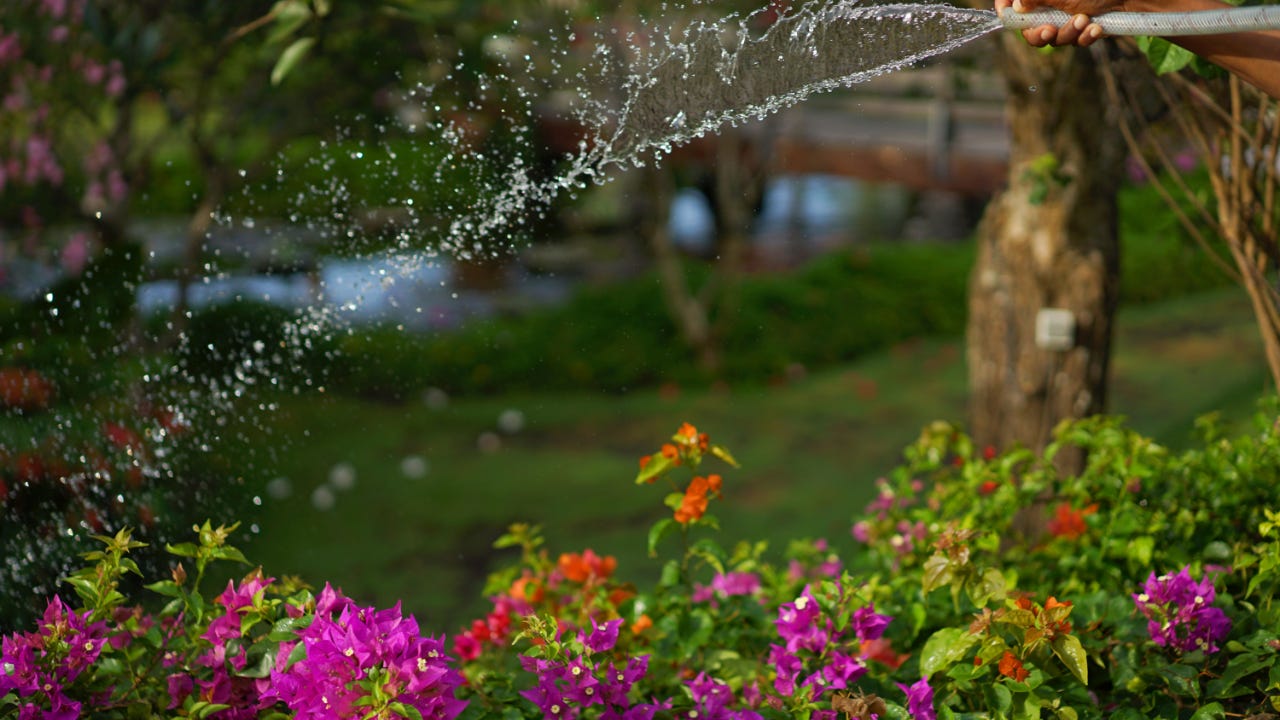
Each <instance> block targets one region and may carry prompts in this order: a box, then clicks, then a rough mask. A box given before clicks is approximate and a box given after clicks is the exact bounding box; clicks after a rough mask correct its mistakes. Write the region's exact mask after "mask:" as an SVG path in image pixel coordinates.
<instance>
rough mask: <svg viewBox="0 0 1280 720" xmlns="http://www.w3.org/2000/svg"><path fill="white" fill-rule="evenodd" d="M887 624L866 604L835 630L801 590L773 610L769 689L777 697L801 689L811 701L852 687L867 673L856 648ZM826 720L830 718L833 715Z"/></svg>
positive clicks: (885, 617) (885, 618)
mask: <svg viewBox="0 0 1280 720" xmlns="http://www.w3.org/2000/svg"><path fill="white" fill-rule="evenodd" d="M891 621H892V618H891V617H889V616H888V615H880V614H878V613H876V611H875V606H874V605H868V606H867V607H863V608H859V609H858V610H856V611H854V613H853V616H852V617H851V618H850V620H849V623H848V625H847V626H846V627H844V628H837V627H836V623H835V621H834V620H833V619H832V618H831V617H830V616H829V615H828V614H827V613H825V612H824V611H823V609H822V607H821V605H820V604H819V603H818V600H817V598H815V597H814V595H813V592H812V591H811V590H810V588H809V587H805V589H804V591H803V592H802V593H801V594H800V596H799V597H798V598H796V599H795V601H793V602H789V603H785V604H783V605H782V606H781V607H779V608H778V619H777V620H776V621H774V625H775V626H776V627H777V629H778V636H779V638H780V639H781V640H782V643H781V644H773V645H770V646H769V656H768V657H769V664H770V665H772V666H773V667H774V668H775V670H776V672H777V675H776V677H775V679H774V684H773V686H774V689H775V690H776V691H777V692H778V694H779V695H783V696H791V695H794V694H796V692H797V691H800V690H807V691H808V692H809V693H810V697H811V698H812V699H815V700H816V699H817V698H819V697H821V696H822V695H823V693H825V692H827V691H829V690H844V689H847V688H849V687H852V685H853V683H855V682H857V681H858V679H859V678H861V677H862V676H863V675H864V674H866V672H867V666H866V663H865V662H864V659H865V658H864V657H863V656H862V654H861V653H860V650H861V648H862V646H863V645H865V644H868V643H871V642H872V641H875V640H879V639H880V637H881V636H883V635H884V631H885V628H886V627H888V625H889V623H890V622H891ZM852 641H856V642H852ZM819 712H827V711H819ZM815 717H818V716H817V715H815ZM824 717H825V716H824ZM830 717H831V718H835V714H834V712H833V714H832V715H831V716H830Z"/></svg>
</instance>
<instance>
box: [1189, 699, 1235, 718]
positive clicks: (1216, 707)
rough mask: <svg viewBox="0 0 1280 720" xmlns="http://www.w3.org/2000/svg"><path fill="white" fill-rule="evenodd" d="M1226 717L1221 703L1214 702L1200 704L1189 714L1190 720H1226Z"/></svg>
mask: <svg viewBox="0 0 1280 720" xmlns="http://www.w3.org/2000/svg"><path fill="white" fill-rule="evenodd" d="M1226 717H1227V711H1226V709H1225V708H1223V707H1222V703H1216V702H1214V703H1209V704H1207V705H1201V706H1200V709H1198V710H1196V711H1195V713H1194V714H1192V715H1191V720H1226Z"/></svg>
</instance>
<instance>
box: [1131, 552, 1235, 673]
mask: <svg viewBox="0 0 1280 720" xmlns="http://www.w3.org/2000/svg"><path fill="white" fill-rule="evenodd" d="M1215 599H1217V593H1216V591H1215V590H1214V587H1213V579H1212V578H1211V577H1209V575H1207V574H1206V575H1205V577H1203V578H1201V579H1200V581H1199V582H1196V581H1195V580H1193V579H1192V577H1191V568H1190V567H1184V568H1182V570H1180V571H1179V572H1177V573H1174V574H1172V575H1169V574H1166V575H1161V576H1158V577H1157V576H1156V574H1155V573H1151V576H1150V577H1148V578H1147V581H1146V582H1145V583H1143V586H1142V592H1140V593H1136V594H1134V595H1133V603H1134V605H1135V606H1136V607H1137V609H1138V612H1140V613H1142V615H1143V617H1145V618H1146V619H1147V632H1148V634H1150V636H1151V640H1152V642H1154V643H1155V644H1157V645H1160V646H1163V647H1168V648H1170V649H1172V650H1176V651H1177V652H1190V651H1192V650H1203V651H1204V652H1206V653H1215V652H1217V651H1218V649H1219V648H1218V643H1219V642H1221V641H1222V640H1223V639H1225V638H1226V636H1227V634H1228V633H1230V632H1231V620H1230V618H1228V617H1227V615H1226V613H1224V612H1223V611H1222V610H1221V609H1220V608H1216V607H1212V605H1213V601H1214V600H1215Z"/></svg>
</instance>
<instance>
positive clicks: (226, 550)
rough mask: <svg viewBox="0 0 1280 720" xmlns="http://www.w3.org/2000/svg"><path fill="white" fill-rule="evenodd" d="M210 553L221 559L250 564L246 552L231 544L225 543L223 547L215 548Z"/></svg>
mask: <svg viewBox="0 0 1280 720" xmlns="http://www.w3.org/2000/svg"><path fill="white" fill-rule="evenodd" d="M209 555H210V556H211V557H215V558H217V559H219V560H234V561H235V562H238V563H244V564H245V565H248V564H250V563H249V560H248V559H246V558H245V556H244V553H242V552H240V551H239V550H237V549H235V548H233V547H231V546H230V545H223V546H222V547H218V548H214V549H213V551H212V552H210V553H209Z"/></svg>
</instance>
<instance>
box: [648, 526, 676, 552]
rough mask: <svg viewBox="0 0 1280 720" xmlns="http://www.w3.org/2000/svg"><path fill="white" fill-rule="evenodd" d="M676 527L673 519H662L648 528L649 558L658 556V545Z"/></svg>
mask: <svg viewBox="0 0 1280 720" xmlns="http://www.w3.org/2000/svg"><path fill="white" fill-rule="evenodd" d="M678 526H679V523H677V522H676V521H675V518H663V519H661V520H659V521H658V522H656V523H654V524H653V527H651V528H649V557H657V556H658V543H660V542H662V538H664V537H666V536H667V534H668V533H670V532H671V531H672V530H674V529H675V528H676V527H678Z"/></svg>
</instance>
